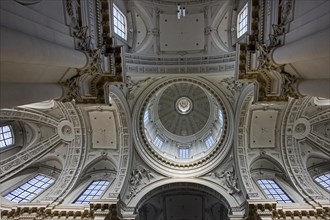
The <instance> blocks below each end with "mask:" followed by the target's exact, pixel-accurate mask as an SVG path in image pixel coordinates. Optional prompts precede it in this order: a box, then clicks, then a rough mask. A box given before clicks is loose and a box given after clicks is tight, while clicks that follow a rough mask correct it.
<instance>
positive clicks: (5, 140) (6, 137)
mask: <svg viewBox="0 0 330 220" xmlns="http://www.w3.org/2000/svg"><path fill="white" fill-rule="evenodd" d="M13 144H14V135H13V130H12V127H11V126H10V125H5V126H1V127H0V148H1V147H7V146H10V145H13Z"/></svg>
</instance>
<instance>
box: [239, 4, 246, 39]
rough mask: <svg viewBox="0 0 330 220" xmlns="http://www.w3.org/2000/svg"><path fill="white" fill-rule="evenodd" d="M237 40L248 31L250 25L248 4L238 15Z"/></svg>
mask: <svg viewBox="0 0 330 220" xmlns="http://www.w3.org/2000/svg"><path fill="white" fill-rule="evenodd" d="M237 17H238V21H237V23H238V25H237V38H239V37H240V36H242V35H243V34H244V33H245V32H246V31H247V25H248V4H246V5H245V6H244V7H243V8H242V10H241V11H240V12H239V14H238V16H237Z"/></svg>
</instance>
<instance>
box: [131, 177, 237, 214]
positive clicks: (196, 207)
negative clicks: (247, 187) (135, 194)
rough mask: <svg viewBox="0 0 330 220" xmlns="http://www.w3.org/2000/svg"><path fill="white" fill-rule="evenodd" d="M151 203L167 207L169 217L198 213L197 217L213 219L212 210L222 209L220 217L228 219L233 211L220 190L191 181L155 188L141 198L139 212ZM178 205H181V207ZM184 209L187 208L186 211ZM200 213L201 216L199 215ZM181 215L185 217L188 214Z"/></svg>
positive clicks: (137, 209) (160, 207) (137, 210)
mask: <svg viewBox="0 0 330 220" xmlns="http://www.w3.org/2000/svg"><path fill="white" fill-rule="evenodd" d="M159 199H161V200H162V201H161V202H159V203H155V200H156V201H157V200H159ZM157 202H158V201H157ZM150 203H151V204H155V205H157V207H155V206H154V207H153V208H154V209H156V210H157V209H158V210H162V209H163V208H165V207H166V208H167V210H166V214H163V215H166V217H167V218H170V216H168V215H170V214H174V215H175V214H177V215H178V216H177V217H179V216H180V215H182V214H185V215H190V216H191V215H195V214H196V216H195V218H196V219H202V218H205V219H213V218H212V217H213V215H212V214H214V213H212V211H215V210H217V211H222V212H221V213H217V214H218V217H219V216H221V219H226V218H228V214H229V213H231V208H230V205H229V204H228V202H227V201H226V199H225V198H224V197H223V196H222V195H221V194H220V193H219V192H218V191H216V190H213V189H211V188H209V187H206V186H205V185H201V184H199V183H191V182H176V183H168V184H165V185H163V186H159V187H157V188H154V189H153V190H151V191H149V192H148V193H147V194H146V195H145V196H143V197H142V198H141V199H140V201H139V203H138V204H137V206H136V212H137V214H140V213H141V212H140V210H141V209H143V208H144V207H145V205H150ZM177 205H180V207H178V206H177ZM181 205H182V207H181ZM172 209H174V210H172ZM184 209H187V210H186V211H185V210H184ZM206 210H208V212H206ZM180 212H181V213H180ZM206 213H208V214H206ZM161 214H162V213H160V212H158V216H154V217H158V218H157V219H159V217H160V215H161ZM199 214H200V216H199V217H198V215H199ZM204 215H205V216H204ZM202 216H204V217H202ZM206 216H208V217H206ZM138 217H141V216H138ZM180 217H182V218H183V217H187V216H180ZM209 217H211V218H209ZM148 219H150V218H148ZM153 219H156V218H153Z"/></svg>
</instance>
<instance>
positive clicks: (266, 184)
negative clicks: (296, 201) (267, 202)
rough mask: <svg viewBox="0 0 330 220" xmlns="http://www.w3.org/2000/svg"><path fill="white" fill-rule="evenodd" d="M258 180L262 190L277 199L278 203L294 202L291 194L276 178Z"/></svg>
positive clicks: (269, 196)
mask: <svg viewBox="0 0 330 220" xmlns="http://www.w3.org/2000/svg"><path fill="white" fill-rule="evenodd" d="M257 182H258V184H259V186H260V187H261V188H262V190H263V191H264V192H265V193H266V194H267V196H268V198H270V199H276V201H277V202H278V203H292V200H291V199H290V198H289V196H288V195H287V194H286V193H285V192H284V191H283V190H282V188H281V187H280V186H279V185H278V184H277V183H276V182H275V181H274V180H271V179H268V180H266V179H260V180H258V181H257Z"/></svg>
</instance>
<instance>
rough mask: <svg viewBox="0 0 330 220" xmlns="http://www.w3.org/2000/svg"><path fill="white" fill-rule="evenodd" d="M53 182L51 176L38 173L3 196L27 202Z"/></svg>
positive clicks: (11, 199) (14, 200)
mask: <svg viewBox="0 0 330 220" xmlns="http://www.w3.org/2000/svg"><path fill="white" fill-rule="evenodd" d="M53 183H54V179H53V178H50V177H46V176H43V175H38V176H36V177H34V178H32V179H31V180H29V181H28V182H26V183H24V184H23V185H21V186H19V187H17V188H16V189H14V190H13V191H11V192H9V193H7V194H6V195H5V198H6V199H8V200H10V201H13V202H29V201H31V200H32V199H33V198H35V197H36V196H37V195H39V194H40V193H41V192H43V191H44V190H45V189H46V188H47V187H49V186H50V185H51V184H53Z"/></svg>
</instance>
